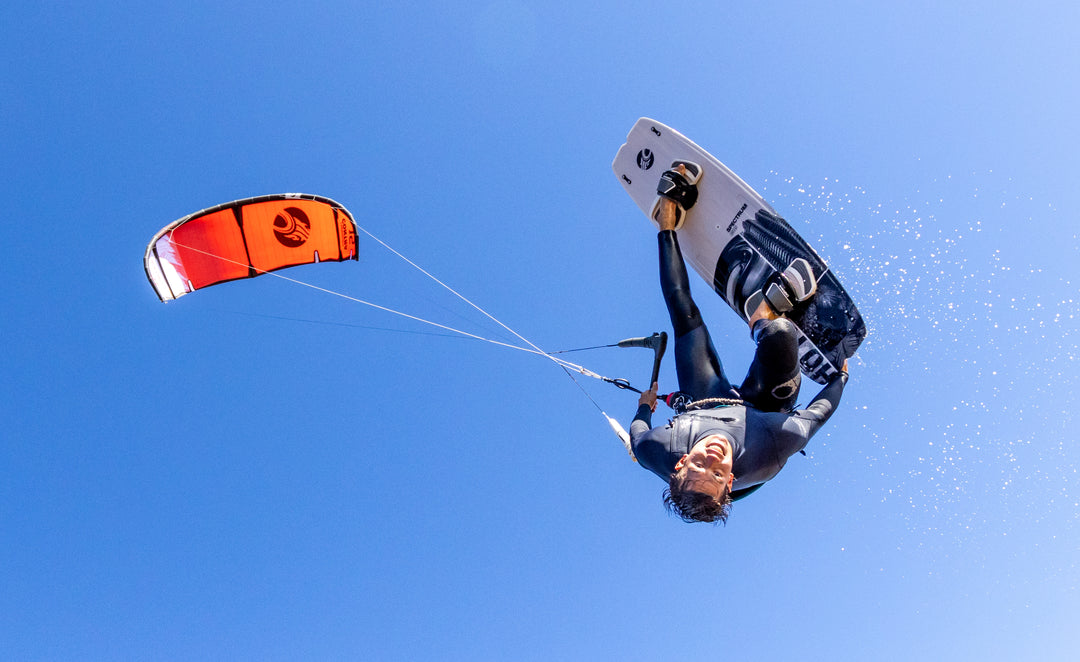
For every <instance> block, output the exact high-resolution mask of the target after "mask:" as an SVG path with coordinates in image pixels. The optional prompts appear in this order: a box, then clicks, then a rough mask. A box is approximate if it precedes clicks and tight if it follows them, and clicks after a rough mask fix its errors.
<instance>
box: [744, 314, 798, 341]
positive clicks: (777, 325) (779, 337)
mask: <svg viewBox="0 0 1080 662" xmlns="http://www.w3.org/2000/svg"><path fill="white" fill-rule="evenodd" d="M754 340H756V341H757V343H758V344H759V345H761V344H762V343H767V344H769V345H773V344H780V345H784V344H790V345H792V346H798V344H799V327H797V326H795V323H794V322H792V321H791V320H789V319H788V318H786V317H778V318H776V319H772V320H764V319H763V320H758V322H757V324H755V325H754Z"/></svg>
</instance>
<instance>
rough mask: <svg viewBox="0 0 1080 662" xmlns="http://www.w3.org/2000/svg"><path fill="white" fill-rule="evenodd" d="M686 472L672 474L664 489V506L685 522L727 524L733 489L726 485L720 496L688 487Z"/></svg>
mask: <svg viewBox="0 0 1080 662" xmlns="http://www.w3.org/2000/svg"><path fill="white" fill-rule="evenodd" d="M685 482H686V472H685V471H679V472H676V473H673V474H671V478H670V479H668V488H667V489H666V490H664V508H666V509H667V511H668V512H669V513H673V514H674V515H676V516H677V517H678V518H679V519H681V520H682V521H684V522H712V523H713V524H717V523H719V522H723V523H724V524H727V518H728V515H730V514H731V489H730V488H729V487H725V488H724V491H723V492H722V493H721V494H720V498H718V499H714V498H712V497H711V496H709V495H708V494H702V493H701V492H695V491H694V490H689V489H686V487H685Z"/></svg>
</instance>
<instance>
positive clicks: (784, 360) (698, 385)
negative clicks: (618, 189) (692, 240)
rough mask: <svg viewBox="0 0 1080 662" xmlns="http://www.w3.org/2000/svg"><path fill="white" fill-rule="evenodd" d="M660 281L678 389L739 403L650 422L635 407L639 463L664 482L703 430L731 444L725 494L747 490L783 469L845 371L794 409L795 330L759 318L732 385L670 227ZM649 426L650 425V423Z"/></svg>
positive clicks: (834, 395) (833, 402) (633, 433)
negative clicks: (738, 379) (745, 364)
mask: <svg viewBox="0 0 1080 662" xmlns="http://www.w3.org/2000/svg"><path fill="white" fill-rule="evenodd" d="M658 240H659V244H660V286H661V289H662V290H663V293H664V301H665V302H666V303H667V308H668V314H669V315H670V317H671V325H672V328H673V329H674V332H675V334H674V335H675V369H676V373H677V374H678V378H679V390H680V391H682V392H684V393H686V394H688V395H689V396H690V397H691V398H692V399H694V400H703V399H706V398H733V399H740V400H742V401H744V402H745V403H746V405H734V406H726V407H721V408H718V409H706V410H699V411H691V412H688V413H685V414H681V415H679V416H677V417H676V418H675V419H674V420H672V421H671V422H670V423H668V424H667V425H664V426H661V427H656V428H652V412H651V410H650V409H649V406H648V405H641V406H639V407H638V411H637V415H636V416H635V417H634V421H633V423H632V424H631V425H630V442H631V445H632V447H633V451H634V456H635V457H636V458H637V460H638V463H639V464H641V466H643V467H645V468H646V469H648V470H649V471H652V472H653V473H655V474H656V475H657V476H659V477H660V478H662V479H664V481H665V482H666V481H667V480H668V479H669V477H670V476H671V474H672V473H674V471H675V464H676V463H677V462H678V461H679V458H681V457H682V456H683V455H685V454H686V453H688V452H689V451H690V448H691V447H693V445H694V444H695V443H696V442H697V441H698V440H699V439H702V438H703V437H707V436H709V435H712V434H717V433H720V434H723V435H724V436H725V437H726V438H727V439H728V440H729V441H730V442H731V446H732V453H733V460H734V464H733V467H732V473H733V474H734V475H735V485H734V487H733V492H732V496H733V498H738V497H739V496H744V495H746V494H748V493H749V491H748V490H752V489H753V488H754V486H757V485H760V484H762V483H764V482H765V481H767V480H769V479H770V478H772V477H773V476H775V475H776V474H777V473H779V471H780V469H782V468H783V466H784V464H785V463H786V462H787V459H788V458H789V457H791V456H792V455H794V454H795V453H797V452H799V451H800V450H802V449H803V447H805V446H806V443H807V442H808V441H809V440H810V437H812V436H813V435H814V433H815V432H817V431H818V429H819V428H821V426H822V425H824V423H825V421H827V420H829V417H830V416H832V413H833V412H834V411H835V410H836V408H837V407H838V406H839V404H840V396H841V394H842V393H843V391H844V385H845V384H846V383H847V373H846V372H841V373H839V374H838V375H837V376H836V377H835V378H834V379H833V380H832V381H831V382H830V383H829V384H828V385H826V386H825V388H823V389H822V390H821V392H820V393H818V395H817V397H816V398H815V399H814V401H813V402H812V403H811V404H810V406H808V407H807V408H806V409H800V410H796V411H793V410H792V407H793V406H794V403H795V400H796V399H797V398H798V396H799V385H800V383H801V379H802V378H801V375H800V372H799V358H798V331H797V329H796V328H795V325H794V324H792V323H791V322H790V321H789V320H787V319H785V318H780V319H776V320H770V321H759V322H758V323H757V325H756V326H755V328H754V333H753V337H754V340H755V341H756V342H757V350H756V352H755V353H754V360H753V362H752V363H751V365H750V370H749V371H748V373H747V375H746V379H744V380H743V382H742V384H741V385H740V386H739V387H738V388H737V389H736V388H735V387H734V386H733V385H732V384H731V382H730V381H729V380H728V378H727V375H725V374H724V368H723V365H722V364H721V362H720V359H719V357H718V356H717V354H716V349H715V348H714V347H713V344H712V340H711V339H710V337H709V331H708V329H707V328H706V327H705V323H704V321H703V320H702V319H701V313H700V311H699V310H698V308H697V305H695V304H694V301H693V299H692V298H691V297H690V282H689V278H688V276H687V273H686V266H685V264H684V263H683V258H682V252H681V251H680V250H679V241H678V238H677V236H676V234H675V232H674V231H672V230H668V231H664V232H661V233H660V234H659V237H658ZM650 428H651V429H650Z"/></svg>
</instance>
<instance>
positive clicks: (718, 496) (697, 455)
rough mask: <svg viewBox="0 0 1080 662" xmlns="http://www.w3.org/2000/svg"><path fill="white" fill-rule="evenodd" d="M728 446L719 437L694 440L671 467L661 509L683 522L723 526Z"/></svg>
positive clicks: (726, 508) (732, 478)
mask: <svg viewBox="0 0 1080 662" xmlns="http://www.w3.org/2000/svg"><path fill="white" fill-rule="evenodd" d="M733 461H734V458H733V457H732V452H731V443H730V442H729V441H728V440H727V438H726V437H724V436H723V435H719V434H714V435H710V436H708V437H704V438H702V439H700V440H698V442H697V443H695V444H694V446H693V448H691V449H690V452H689V453H687V454H686V455H683V456H682V458H680V459H679V461H678V462H677V463H676V464H675V473H673V474H672V475H671V479H670V480H669V481H668V489H667V490H666V491H665V492H664V506H665V507H666V508H667V509H668V511H669V512H673V513H675V514H676V515H677V516H679V517H680V518H681V519H682V520H683V521H686V522H726V521H727V517H728V513H729V512H730V511H731V486H732V484H734V482H735V476H734V474H732V473H731V467H732V463H733Z"/></svg>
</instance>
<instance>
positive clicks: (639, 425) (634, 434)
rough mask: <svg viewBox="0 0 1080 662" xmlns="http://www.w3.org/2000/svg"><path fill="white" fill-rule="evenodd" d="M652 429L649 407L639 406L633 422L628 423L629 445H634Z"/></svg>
mask: <svg viewBox="0 0 1080 662" xmlns="http://www.w3.org/2000/svg"><path fill="white" fill-rule="evenodd" d="M651 429H652V409H650V408H649V405H639V406H638V409H637V414H636V415H635V416H634V420H633V421H632V422H631V423H630V443H631V444H636V443H637V442H638V440H640V439H641V437H642V436H643V435H644V434H645V433H647V432H648V431H649V430H651Z"/></svg>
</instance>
